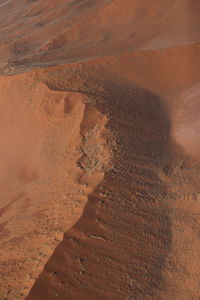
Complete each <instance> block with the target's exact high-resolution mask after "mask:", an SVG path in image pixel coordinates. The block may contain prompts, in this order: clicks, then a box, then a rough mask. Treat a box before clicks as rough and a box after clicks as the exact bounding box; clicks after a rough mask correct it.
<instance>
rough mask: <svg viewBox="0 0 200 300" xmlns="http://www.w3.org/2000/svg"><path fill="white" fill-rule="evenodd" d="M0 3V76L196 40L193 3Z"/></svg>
mask: <svg viewBox="0 0 200 300" xmlns="http://www.w3.org/2000/svg"><path fill="white" fill-rule="evenodd" d="M1 2H2V3H1V6H0V15H1V29H0V73H1V74H13V73H19V72H23V71H26V70H30V69H32V68H35V67H41V66H49V65H55V64H60V63H67V62H68V63H70V62H80V61H84V60H89V59H91V58H96V57H102V56H105V55H113V54H120V53H123V52H130V51H132V50H134V51H135V50H137V51H138V50H154V49H163V48H169V47H177V46H181V45H190V44H195V43H197V42H199V40H200V30H199V28H200V20H199V10H200V3H199V1H196V0H176V1H174V0H168V1H160V0H151V1H148V2H147V1H141V0H140V1H138V0H137V1H136V0H123V1H121V0H98V1H92V0H84V1H83V0H82V1H73V0H59V2H58V1H55V0H45V1H43V0H37V1H27V0H12V1H1Z"/></svg>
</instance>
